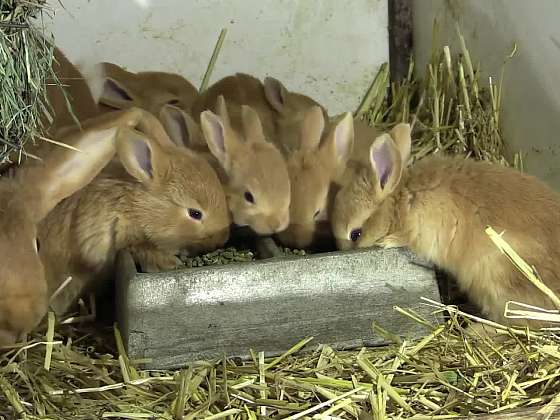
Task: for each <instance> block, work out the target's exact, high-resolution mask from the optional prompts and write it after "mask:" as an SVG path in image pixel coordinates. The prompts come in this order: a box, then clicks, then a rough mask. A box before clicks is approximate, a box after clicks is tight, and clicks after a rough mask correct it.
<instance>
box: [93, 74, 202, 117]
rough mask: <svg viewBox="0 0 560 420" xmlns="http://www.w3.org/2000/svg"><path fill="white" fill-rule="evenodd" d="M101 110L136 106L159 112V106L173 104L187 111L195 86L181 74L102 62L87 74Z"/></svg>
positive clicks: (195, 96) (155, 113)
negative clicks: (136, 70) (140, 70)
mask: <svg viewBox="0 0 560 420" xmlns="http://www.w3.org/2000/svg"><path fill="white" fill-rule="evenodd" d="M88 83H89V85H90V87H91V90H92V93H93V96H94V98H95V99H96V100H97V102H98V103H99V107H100V110H101V112H105V111H107V110H111V109H126V108H129V107H131V106H137V107H139V108H143V109H145V110H147V111H150V112H151V113H152V114H154V115H156V116H159V113H160V111H161V108H162V107H163V106H164V105H166V104H170V105H174V106H177V107H179V108H181V109H183V110H184V111H186V112H190V110H191V106H192V104H193V103H194V101H195V100H196V99H197V98H198V90H197V89H196V88H195V87H194V86H193V85H192V84H191V83H190V82H189V81H188V80H186V79H185V78H184V77H182V76H180V75H178V74H174V73H165V72H156V71H144V72H138V73H132V72H129V71H126V70H124V69H123V68H121V67H120V66H118V65H116V64H113V63H101V64H99V65H98V68H97V69H96V70H95V71H94V72H92V75H91V76H90V77H89V78H88Z"/></svg>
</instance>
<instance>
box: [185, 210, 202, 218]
mask: <svg viewBox="0 0 560 420" xmlns="http://www.w3.org/2000/svg"><path fill="white" fill-rule="evenodd" d="M188 213H189V217H190V218H191V219H194V220H200V219H202V212H201V211H200V210H197V209H189V210H188Z"/></svg>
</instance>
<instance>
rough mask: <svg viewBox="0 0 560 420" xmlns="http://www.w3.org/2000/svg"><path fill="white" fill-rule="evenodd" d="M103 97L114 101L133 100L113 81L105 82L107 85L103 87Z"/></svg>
mask: <svg viewBox="0 0 560 420" xmlns="http://www.w3.org/2000/svg"><path fill="white" fill-rule="evenodd" d="M103 97H104V98H106V99H109V100H113V101H132V100H133V99H132V98H131V97H130V95H129V94H128V93H126V91H125V90H124V89H123V88H121V87H120V86H119V85H118V84H117V83H115V82H114V81H113V80H111V79H107V80H105V84H104V86H103Z"/></svg>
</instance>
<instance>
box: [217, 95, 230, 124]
mask: <svg viewBox="0 0 560 420" xmlns="http://www.w3.org/2000/svg"><path fill="white" fill-rule="evenodd" d="M216 114H218V115H219V116H220V118H221V119H222V122H223V123H224V124H225V125H228V126H231V121H230V118H229V112H228V109H227V104H226V100H225V98H224V96H223V95H220V96H218V99H217V100H216Z"/></svg>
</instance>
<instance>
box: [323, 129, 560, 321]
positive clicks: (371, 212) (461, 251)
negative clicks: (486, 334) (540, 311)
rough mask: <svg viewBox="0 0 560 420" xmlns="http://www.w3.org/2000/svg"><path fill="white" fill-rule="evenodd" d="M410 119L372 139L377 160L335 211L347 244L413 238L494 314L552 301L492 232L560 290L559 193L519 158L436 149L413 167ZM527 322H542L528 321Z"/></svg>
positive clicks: (348, 186) (412, 243)
mask: <svg viewBox="0 0 560 420" xmlns="http://www.w3.org/2000/svg"><path fill="white" fill-rule="evenodd" d="M410 145H411V136H410V126H409V125H407V124H402V125H399V126H397V127H395V129H394V135H393V136H391V135H388V134H383V135H381V136H379V137H378V138H377V139H376V140H375V141H374V142H373V144H372V145H371V147H370V150H369V156H368V158H369V165H368V166H364V167H363V168H362V169H361V170H358V171H356V172H355V173H354V175H353V176H351V177H349V178H348V179H347V180H346V182H345V184H344V185H343V186H342V187H341V189H340V191H339V192H338V193H337V195H336V197H335V203H334V209H333V214H332V218H331V222H332V226H333V232H334V235H335V237H336V240H337V244H338V247H339V249H350V248H362V247H371V246H377V247H384V248H390V247H408V248H409V249H411V250H412V251H413V252H415V253H416V254H417V255H419V256H420V257H423V258H425V259H427V260H429V261H431V262H432V263H433V264H435V265H436V266H439V267H440V268H443V269H444V270H446V271H448V272H449V273H450V274H451V275H453V276H454V277H455V278H456V279H457V282H458V285H459V287H460V288H461V289H462V290H463V292H465V293H466V294H467V296H468V297H469V298H470V300H471V301H472V302H473V303H474V304H476V305H477V306H479V307H480V309H481V311H482V313H483V314H484V316H486V317H488V318H489V319H490V320H493V321H496V322H501V323H503V324H506V325H511V324H512V323H513V321H512V320H511V319H509V318H506V317H505V315H504V306H505V304H506V302H507V301H509V300H514V301H519V302H523V303H527V304H531V305H536V306H539V307H543V308H551V307H552V305H551V302H550V301H549V300H548V298H547V297H546V296H545V295H544V294H543V293H541V292H540V291H539V290H538V289H537V288H536V287H535V286H533V285H532V284H531V283H530V282H529V281H528V280H527V279H525V278H524V276H523V275H522V274H521V273H520V272H518V271H517V269H516V268H515V267H514V266H513V265H512V264H511V263H510V262H509V261H508V259H507V258H506V257H505V256H504V255H502V253H501V252H500V250H499V249H498V248H497V247H496V246H495V245H494V244H493V243H492V241H491V240H490V238H488V236H487V235H486V233H485V227H486V226H488V225H489V226H492V227H493V228H494V229H496V230H497V231H504V234H503V238H504V239H505V240H506V241H507V242H508V243H509V244H510V245H511V246H512V247H513V248H514V249H515V250H516V251H517V252H518V253H519V254H520V256H521V257H522V258H523V259H525V261H526V262H527V263H528V264H530V265H532V266H534V267H536V269H537V270H538V272H539V273H540V275H541V277H542V279H543V281H544V282H545V284H547V285H548V286H549V287H550V288H551V289H552V290H553V291H555V292H556V293H557V292H558V291H559V290H560V224H559V223H558V222H557V218H558V215H559V214H560V195H559V194H558V193H557V192H556V191H554V190H553V189H551V188H550V187H549V186H548V185H547V184H545V183H544V182H543V181H541V180H539V179H537V178H535V177H533V176H531V175H528V174H524V173H522V172H519V171H517V170H515V169H513V168H508V167H503V166H501V165H498V164H491V163H488V162H484V161H475V160H473V159H465V158H464V157H449V156H438V155H435V156H430V157H426V158H423V159H421V160H419V161H417V162H416V163H414V164H413V165H411V166H410V167H408V168H407V167H406V165H405V162H406V161H407V159H408V156H409V155H410ZM526 325H532V326H537V325H542V324H540V323H538V322H537V323H532V322H528V323H526Z"/></svg>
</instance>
